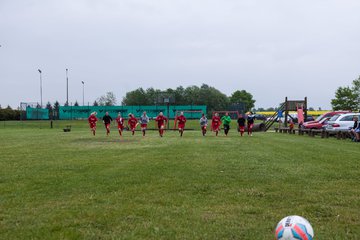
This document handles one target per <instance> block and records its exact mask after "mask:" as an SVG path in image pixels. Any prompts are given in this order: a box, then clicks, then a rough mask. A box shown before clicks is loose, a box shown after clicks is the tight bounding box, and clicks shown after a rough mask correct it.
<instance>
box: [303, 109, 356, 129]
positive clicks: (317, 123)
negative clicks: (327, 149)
mask: <svg viewBox="0 0 360 240" xmlns="http://www.w3.org/2000/svg"><path fill="white" fill-rule="evenodd" d="M348 112H349V111H336V112H327V113H324V114H323V115H320V116H318V117H317V118H316V119H315V120H314V121H310V122H305V123H304V124H303V128H308V129H321V128H322V127H323V126H324V125H326V122H327V121H325V120H324V119H329V118H331V117H332V116H334V115H336V114H342V113H348Z"/></svg>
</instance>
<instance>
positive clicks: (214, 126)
mask: <svg viewBox="0 0 360 240" xmlns="http://www.w3.org/2000/svg"><path fill="white" fill-rule="evenodd" d="M220 125H221V120H220V117H217V116H214V117H213V118H212V120H211V127H212V129H217V128H219V126H220Z"/></svg>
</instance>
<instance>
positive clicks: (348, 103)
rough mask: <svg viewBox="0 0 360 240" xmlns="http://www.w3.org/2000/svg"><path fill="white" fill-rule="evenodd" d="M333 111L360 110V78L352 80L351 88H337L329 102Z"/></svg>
mask: <svg viewBox="0 0 360 240" xmlns="http://www.w3.org/2000/svg"><path fill="white" fill-rule="evenodd" d="M331 105H332V107H333V109H334V110H350V111H359V110H360V76H359V77H358V78H357V79H355V80H353V81H352V83H351V86H345V87H339V88H338V89H337V90H336V92H335V98H334V99H332V100H331Z"/></svg>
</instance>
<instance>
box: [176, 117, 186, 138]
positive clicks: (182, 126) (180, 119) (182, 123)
mask: <svg viewBox="0 0 360 240" xmlns="http://www.w3.org/2000/svg"><path fill="white" fill-rule="evenodd" d="M175 121H177V122H178V128H179V133H180V137H182V135H183V133H184V129H185V123H186V117H185V116H184V112H181V113H180V116H178V117H176V119H175Z"/></svg>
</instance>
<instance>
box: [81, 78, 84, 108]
mask: <svg viewBox="0 0 360 240" xmlns="http://www.w3.org/2000/svg"><path fill="white" fill-rule="evenodd" d="M81 83H82V85H83V106H85V101H84V96H85V82H84V81H81Z"/></svg>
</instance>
